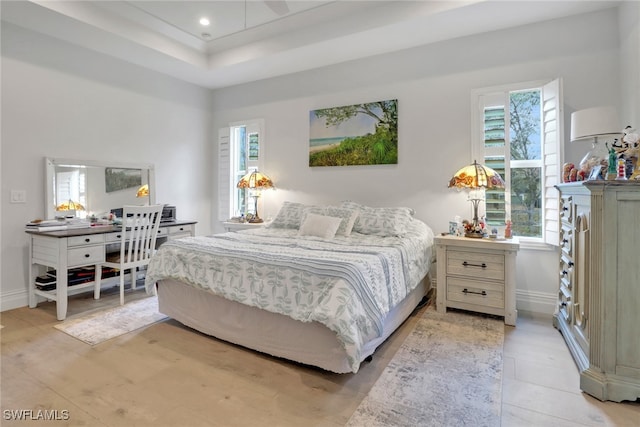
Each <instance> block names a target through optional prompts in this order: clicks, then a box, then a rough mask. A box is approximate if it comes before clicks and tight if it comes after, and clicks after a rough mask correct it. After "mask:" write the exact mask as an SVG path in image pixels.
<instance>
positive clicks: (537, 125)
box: [472, 80, 562, 245]
mask: <svg viewBox="0 0 640 427" xmlns="http://www.w3.org/2000/svg"><path fill="white" fill-rule="evenodd" d="M472 103H473V105H472V107H473V108H472V111H473V118H472V126H473V129H474V130H473V138H472V143H473V147H472V152H473V156H474V158H476V159H478V160H480V161H481V162H482V163H484V164H486V165H487V166H489V167H491V168H492V169H495V170H496V171H497V172H499V173H500V175H501V176H502V177H503V178H504V181H505V184H506V185H505V188H504V189H497V190H487V191H486V194H485V205H484V208H483V210H484V216H485V218H486V221H487V224H488V225H489V226H501V225H504V224H505V222H506V221H508V220H510V221H512V224H513V225H512V229H513V232H514V234H515V235H518V236H520V237H521V238H522V240H524V241H529V242H532V243H533V242H541V243H542V242H544V243H550V244H553V245H557V244H558V241H557V240H558V201H557V191H556V189H555V187H554V185H555V184H557V183H558V182H560V180H559V178H560V176H561V171H560V165H561V158H562V138H561V135H562V125H561V124H562V114H561V111H560V110H561V106H562V100H561V88H560V81H559V80H554V81H552V82H548V83H546V84H545V83H544V82H534V83H525V84H520V85H510V86H502V87H497V88H487V89H480V90H477V91H474V92H473V94H472Z"/></svg>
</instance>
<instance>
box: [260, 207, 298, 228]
mask: <svg viewBox="0 0 640 427" xmlns="http://www.w3.org/2000/svg"><path fill="white" fill-rule="evenodd" d="M305 207H307V205H304V204H302V203H296V202H284V203H283V204H282V207H281V208H280V210H279V211H278V214H277V215H276V217H275V218H274V219H273V221H271V224H269V227H271V228H294V229H298V228H300V224H301V223H302V211H303V210H304V208H305Z"/></svg>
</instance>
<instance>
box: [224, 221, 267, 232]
mask: <svg viewBox="0 0 640 427" xmlns="http://www.w3.org/2000/svg"><path fill="white" fill-rule="evenodd" d="M267 224H269V223H268V222H255V223H254V222H233V221H225V222H223V223H222V225H224V229H225V231H238V230H249V229H254V228H261V227H264V226H265V225H267Z"/></svg>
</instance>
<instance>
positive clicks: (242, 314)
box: [157, 274, 430, 373]
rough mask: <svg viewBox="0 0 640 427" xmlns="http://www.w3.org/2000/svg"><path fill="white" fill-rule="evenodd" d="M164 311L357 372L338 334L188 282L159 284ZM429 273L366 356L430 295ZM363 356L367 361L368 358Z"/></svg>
mask: <svg viewBox="0 0 640 427" xmlns="http://www.w3.org/2000/svg"><path fill="white" fill-rule="evenodd" d="M157 286H158V301H159V308H160V312H161V313H164V314H166V315H167V316H169V317H171V318H173V319H175V320H177V321H179V322H180V323H182V324H184V325H186V326H188V327H190V328H193V329H196V330H198V331H200V332H203V333H205V334H207V335H212V336H214V337H216V338H219V339H222V340H224V341H228V342H231V343H234V344H238V345H241V346H243V347H247V348H250V349H253V350H257V351H260V352H263V353H267V354H270V355H272V356H276V357H281V358H285V359H288V360H292V361H295V362H299V363H303V364H306V365H313V366H317V367H320V368H322V369H325V370H327V371H331V372H336V373H347V372H352V370H351V367H350V365H349V363H348V360H347V356H346V353H345V351H344V349H343V348H342V345H341V344H340V342H339V341H338V339H337V337H336V334H335V333H334V332H332V331H331V330H329V329H328V328H327V327H326V326H324V325H322V324H321V323H318V322H308V323H305V322H300V321H297V320H294V319H292V318H290V317H287V316H285V315H282V314H277V313H271V312H268V311H265V310H261V309H259V308H256V307H251V306H247V305H244V304H240V303H238V302H235V301H230V300H226V299H224V298H222V297H219V296H217V295H214V294H213V293H211V292H208V291H206V290H203V289H199V288H195V287H193V286H190V285H188V284H185V283H183V282H180V281H177V280H173V279H165V280H161V281H160V282H158V285H157ZM429 288H430V280H429V274H427V275H426V276H425V277H424V278H423V279H422V281H421V282H420V283H419V284H418V286H417V287H416V288H415V289H414V290H413V291H412V292H411V293H410V294H409V295H408V296H407V297H406V298H405V299H404V300H403V301H402V302H401V303H400V304H398V305H397V306H396V307H395V308H394V309H393V310H391V312H389V314H388V315H387V317H386V319H385V321H384V330H383V334H382V336H381V337H379V338H375V339H373V340H371V341H369V342H368V343H366V344H365V345H364V347H363V351H362V360H364V359H366V358H367V357H369V356H370V355H372V354H373V352H374V351H375V350H376V348H377V347H378V346H379V345H380V344H382V343H383V342H384V340H386V339H387V338H388V337H389V335H391V334H392V333H393V332H394V331H395V330H396V329H397V328H398V327H399V326H400V325H401V324H402V322H404V321H405V320H406V319H407V317H409V315H410V314H411V313H412V312H413V310H414V309H415V308H416V306H417V305H418V304H419V303H420V301H421V300H422V299H423V298H424V296H425V295H426V294H427V292H428V291H429ZM362 360H361V362H362Z"/></svg>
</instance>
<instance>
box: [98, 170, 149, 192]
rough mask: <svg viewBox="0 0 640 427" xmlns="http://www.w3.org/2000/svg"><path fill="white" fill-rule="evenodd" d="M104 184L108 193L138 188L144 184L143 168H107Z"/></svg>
mask: <svg viewBox="0 0 640 427" xmlns="http://www.w3.org/2000/svg"><path fill="white" fill-rule="evenodd" d="M104 184H105V190H106V192H107V193H111V192H113V191H119V190H124V189H126V188H133V187H135V188H138V187H140V185H142V170H141V169H129V168H105V170H104Z"/></svg>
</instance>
